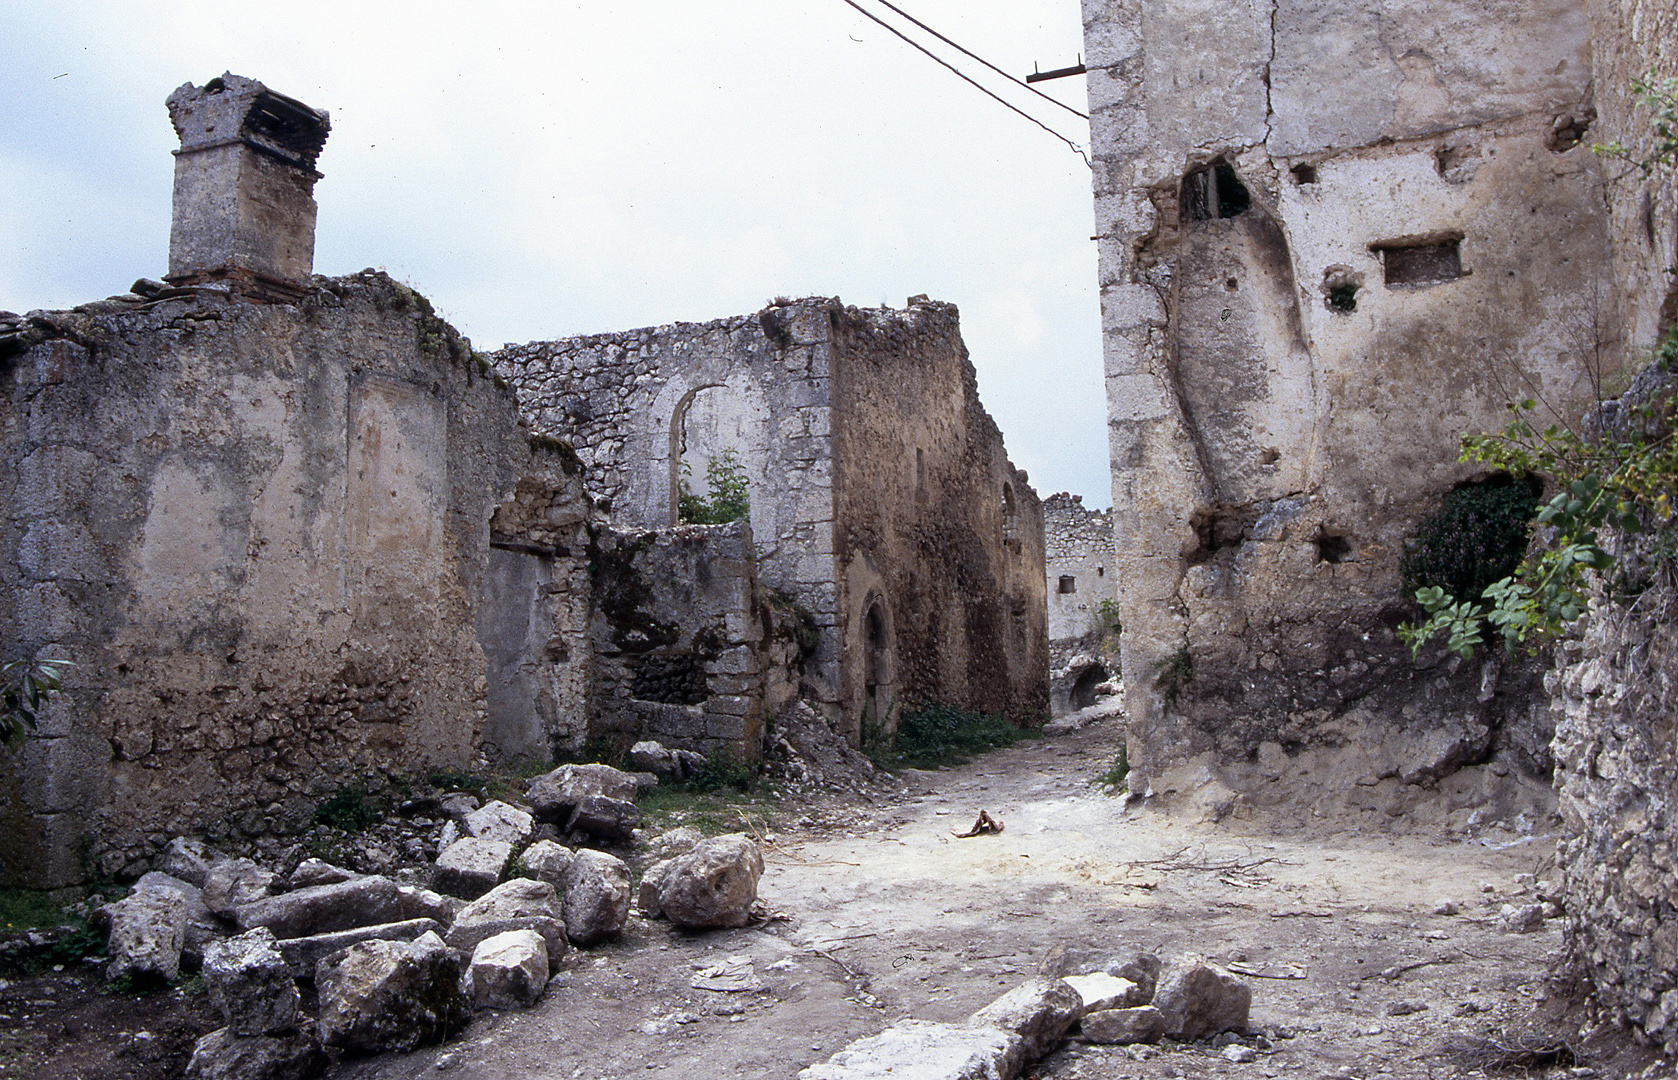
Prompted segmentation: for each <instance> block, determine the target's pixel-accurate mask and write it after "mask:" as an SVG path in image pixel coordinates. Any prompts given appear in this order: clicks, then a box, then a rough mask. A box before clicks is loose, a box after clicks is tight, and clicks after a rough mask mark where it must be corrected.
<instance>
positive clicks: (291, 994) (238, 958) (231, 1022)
mask: <svg viewBox="0 0 1678 1080" xmlns="http://www.w3.org/2000/svg"><path fill="white" fill-rule="evenodd" d="M274 941H275V939H274V931H272V930H270V929H268V928H267V927H266V926H259V927H257V928H256V929H255V930H249V931H246V932H245V933H243V934H240V935H239V936H238V937H233V938H228V939H227V940H226V941H218V942H215V943H214V944H212V945H211V946H210V947H209V948H208V949H206V950H205V951H204V972H203V974H204V985H205V987H206V989H207V990H208V991H209V994H210V1004H212V1005H214V1006H215V1007H216V1008H217V1009H219V1010H220V1011H221V1015H222V1018H223V1019H225V1020H226V1021H227V1029H228V1030H229V1031H231V1032H232V1033H233V1034H235V1035H275V1034H279V1033H280V1032H284V1031H290V1030H291V1029H293V1028H295V1027H296V1026H297V1010H298V1006H299V1004H300V1003H301V996H300V995H299V994H298V993H297V980H296V978H295V977H293V975H292V972H291V969H290V968H289V967H288V966H287V965H286V961H285V957H283V956H281V955H280V952H279V950H278V949H276V948H275V947H274Z"/></svg>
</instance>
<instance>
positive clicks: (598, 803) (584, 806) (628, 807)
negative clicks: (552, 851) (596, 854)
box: [565, 795, 641, 844]
mask: <svg viewBox="0 0 1678 1080" xmlns="http://www.w3.org/2000/svg"><path fill="white" fill-rule="evenodd" d="M640 824H641V810H640V808H639V807H637V806H636V805H635V804H634V803H632V802H628V801H625V800H623V799H609V798H607V797H606V796H604V795H589V796H586V797H584V798H583V799H582V800H581V801H580V802H578V803H577V808H576V809H575V810H573V811H571V817H570V819H569V820H567V821H566V823H565V828H566V831H568V832H574V833H576V832H580V833H586V834H587V835H589V836H592V837H594V838H596V839H598V840H604V841H607V842H608V843H619V844H626V843H628V842H630V841H631V840H633V839H635V829H636V827H637V826H639V825H640Z"/></svg>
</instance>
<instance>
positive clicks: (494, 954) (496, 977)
mask: <svg viewBox="0 0 1678 1080" xmlns="http://www.w3.org/2000/svg"><path fill="white" fill-rule="evenodd" d="M547 986H548V943H547V942H546V941H543V940H542V935H540V934H538V933H537V932H536V931H534V930H509V931H507V932H506V933H503V934H496V935H495V936H494V937H490V938H485V939H484V940H483V941H480V942H478V947H477V948H475V949H473V950H472V960H471V963H470V964H468V965H467V968H466V975H465V979H464V982H463V983H462V986H461V990H462V991H463V992H464V993H465V994H466V997H467V998H468V1000H470V1001H471V1002H472V1005H473V1007H474V1008H479V1009H515V1008H521V1007H523V1006H527V1005H534V1004H536V1002H537V1001H538V1000H539V999H540V998H541V996H542V991H543V990H545V989H547Z"/></svg>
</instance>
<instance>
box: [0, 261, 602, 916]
mask: <svg viewBox="0 0 1678 1080" xmlns="http://www.w3.org/2000/svg"><path fill="white" fill-rule="evenodd" d="M0 379H3V387H4V391H3V394H0V454H3V455H4V460H3V464H0V507H4V511H3V513H0V623H3V624H4V625H6V626H7V627H9V628H13V629H11V630H8V633H7V639H8V640H7V641H6V647H7V649H8V650H15V651H16V652H15V654H16V655H21V656H56V657H62V658H66V659H69V660H71V661H73V662H74V663H75V665H76V666H75V667H74V668H72V669H70V670H69V672H68V675H67V677H66V680H65V692H64V693H63V695H62V696H61V697H60V698H59V700H58V702H57V703H56V704H55V705H54V706H53V707H52V709H51V710H50V713H49V714H48V716H47V718H46V720H45V722H44V725H43V729H42V731H41V732H40V735H41V737H39V738H33V739H29V740H27V741H26V742H25V743H23V744H21V745H20V746H19V747H18V748H17V749H16V751H15V752H13V753H11V754H8V755H6V757H5V759H4V761H3V763H0V765H3V767H4V769H5V775H4V780H3V783H4V792H5V799H4V806H5V807H6V814H7V820H6V821H5V827H4V828H3V829H0V835H3V836H4V838H5V839H4V851H3V857H4V861H5V871H6V874H7V876H8V877H11V878H14V879H22V880H24V881H26V882H28V883H30V884H33V885H37V886H58V885H63V884H66V883H69V882H72V881H75V880H77V879H78V878H79V877H80V876H81V874H82V872H83V870H84V866H83V865H82V864H80V863H79V862H78V858H77V852H78V851H85V852H86V853H87V854H88V855H89V856H90V857H91V860H92V864H93V865H92V867H91V868H92V869H96V870H98V871H100V872H103V873H116V872H120V871H121V870H122V869H123V868H124V867H125V866H126V865H127V864H129V863H130V862H132V861H134V860H136V859H139V858H142V857H144V856H146V855H149V854H151V853H153V852H154V851H155V850H156V849H157V848H158V847H160V846H161V845H162V843H163V842H164V841H165V840H166V838H167V837H170V836H174V835H178V834H182V833H189V832H195V831H207V832H209V833H210V834H211V835H215V834H217V833H220V832H224V831H225V830H227V829H230V828H236V829H239V830H242V831H243V832H245V833H247V834H260V833H263V832H264V831H267V830H269V829H281V828H285V827H286V824H285V823H286V822H287V821H298V820H303V821H306V820H307V819H308V817H309V815H310V814H311V812H312V810H313V808H314V806H315V804H316V802H317V801H318V800H319V799H320V798H321V797H322V795H323V794H324V793H326V792H329V791H331V790H332V789H334V788H336V787H338V786H340V785H343V784H345V783H348V782H351V781H353V780H354V779H355V778H356V777H358V776H361V775H366V774H368V773H371V772H386V773H390V774H397V775H411V774H415V773H423V772H424V771H425V770H427V769H429V768H432V767H457V768H458V767H463V766H467V765H469V764H471V763H472V761H473V758H474V756H475V755H476V754H478V752H479V751H480V743H479V740H480V737H481V736H482V735H483V734H484V732H485V730H486V725H487V724H488V720H489V717H488V714H487V701H486V662H485V653H484V650H483V648H482V647H481V646H480V643H479V640H478V636H477V633H478V630H479V628H480V626H481V624H485V623H493V622H495V621H496V619H497V616H496V615H494V614H493V613H488V612H485V611H483V610H482V606H483V602H482V601H481V600H480V597H482V596H483V595H484V594H485V592H486V576H487V575H488V572H489V556H490V551H491V549H490V547H489V540H490V536H489V523H490V520H491V517H492V515H493V514H494V513H495V511H496V509H497V504H498V503H500V502H501V501H502V500H504V499H507V498H509V497H512V496H513V494H514V489H515V487H517V486H518V483H519V481H520V480H528V481H531V482H533V483H534V484H535V485H536V487H537V488H539V489H540V490H541V491H543V492H545V493H546V499H547V503H546V506H545V508H544V510H545V512H544V514H543V518H542V520H541V521H539V522H538V521H535V520H531V519H526V520H524V521H523V522H513V521H509V522H507V524H506V526H505V531H506V535H505V536H504V539H507V540H514V541H518V542H520V543H522V544H524V545H525V546H526V547H527V548H531V549H535V550H542V551H545V552H547V553H548V554H547V555H546V558H548V559H549V561H550V569H551V571H552V573H551V577H552V579H553V580H554V581H555V582H556V583H557V585H558V588H560V589H561V590H563V589H564V588H566V587H568V586H567V585H566V583H567V582H570V581H572V580H574V572H575V571H576V570H577V569H578V564H579V563H580V562H581V561H582V559H583V556H582V554H581V552H582V549H583V547H584V546H585V545H584V543H583V542H582V541H583V540H584V539H586V532H585V530H584V528H583V525H582V523H581V522H582V514H583V511H585V510H586V499H585V496H584V494H583V492H582V488H581V484H580V478H579V476H578V470H577V468H576V465H575V461H574V459H571V458H568V457H567V456H566V455H565V454H563V453H561V452H558V451H556V450H552V449H546V448H541V447H533V446H532V444H531V441H530V439H529V436H528V434H527V433H526V432H525V431H524V429H522V428H521V426H520V424H519V420H518V414H517V411H516V406H515V401H514V398H513V394H512V393H511V391H509V390H507V389H505V388H504V387H502V386H499V385H497V384H496V382H495V381H494V380H493V378H492V375H491V373H490V371H489V369H488V367H487V365H481V364H480V363H478V361H477V359H476V358H475V357H474V356H473V355H472V354H471V352H470V349H469V348H468V347H467V346H466V345H465V343H464V342H463V341H462V339H460V338H459V336H458V335H456V334H455V333H454V332H453V331H452V330H450V329H449V328H448V327H447V325H446V324H444V323H442V322H441V321H440V320H438V319H436V318H435V317H433V316H432V315H431V314H430V311H429V306H428V305H426V304H425V302H424V301H423V299H421V298H420V297H418V296H417V295H416V294H414V293H412V292H411V291H410V290H408V289H405V288H404V287H402V286H400V285H397V284H396V283H394V282H392V281H390V280H389V279H388V278H386V277H385V276H384V275H382V274H375V273H373V272H371V271H369V272H367V273H364V274H362V275H360V276H357V277H352V278H341V279H332V280H327V279H320V278H317V279H315V281H314V285H313V287H312V288H311V290H310V291H309V292H308V294H307V296H306V297H305V298H304V300H303V301H301V302H300V303H299V304H298V305H296V306H292V305H273V306H259V305H249V304H240V303H232V302H229V299H228V294H227V293H226V292H225V291H218V290H215V289H181V290H164V291H162V292H157V293H154V294H153V295H152V296H151V297H150V298H147V297H141V296H136V295H132V294H130V295H127V296H124V297H120V298H115V299H113V300H110V301H101V302H98V303H94V304H88V305H84V306H83V307H81V308H77V309H76V310H74V311H68V312H50V313H41V312H33V313H30V315H29V316H28V317H27V318H24V319H17V318H14V317H4V318H0ZM546 511H553V512H552V513H547V512H546ZM513 516H514V517H516V516H517V515H513ZM562 550H563V551H566V552H567V554H565V555H560V554H558V552H560V551H562ZM561 606H563V605H561ZM528 614H529V607H528V603H527V604H526V606H525V609H524V617H527V618H528ZM575 615H576V612H575V611H572V612H571V613H570V615H569V616H568V617H569V619H570V624H569V625H565V619H564V618H561V617H559V616H558V615H553V614H550V625H549V626H547V627H546V628H545V630H544V631H543V632H542V633H541V634H540V635H539V636H540V638H541V639H542V642H543V644H545V645H549V646H550V653H551V655H550V656H548V657H547V658H546V659H545V660H544V662H546V663H549V664H551V665H552V666H553V668H554V669H555V670H554V673H553V675H552V677H551V679H550V682H551V686H552V688H553V691H554V693H556V694H560V695H561V696H564V695H566V694H571V695H573V696H574V691H566V690H565V689H564V687H566V686H567V685H569V686H573V687H574V686H575V685H577V680H576V678H575V676H574V675H571V674H568V673H567V672H566V671H565V668H566V666H567V664H568V663H575V662H577V661H578V660H579V659H580V658H582V657H583V656H585V654H586V651H587V650H586V638H585V637H583V636H582V635H583V634H584V632H585V631H586V619H585V620H578V619H576V617H575ZM14 634H15V637H14ZM12 655H13V654H12V653H11V652H8V655H7V659H10V658H11V656H12ZM562 655H563V656H564V657H567V658H569V659H561V658H560V657H561V656H562ZM580 704H581V702H580V700H572V701H568V702H565V703H564V706H565V707H564V708H563V710H560V711H563V712H564V713H565V714H567V715H569V716H575V715H577V713H578V710H579V707H580ZM503 719H504V722H505V723H510V724H513V725H514V726H515V727H516V726H517V724H516V722H515V719H512V718H503ZM527 734H528V733H527ZM504 737H505V736H504ZM550 737H552V738H560V739H562V738H563V737H564V733H563V732H559V731H553V732H549V731H543V732H539V733H538V738H537V740H536V741H539V742H541V743H544V744H545V743H546V742H547V741H548V739H549V738H550ZM544 748H545V747H544Z"/></svg>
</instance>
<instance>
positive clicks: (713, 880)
mask: <svg viewBox="0 0 1678 1080" xmlns="http://www.w3.org/2000/svg"><path fill="white" fill-rule="evenodd" d="M762 875H763V855H762V854H761V853H760V852H759V851H758V849H757V844H756V842H754V841H753V840H752V838H751V837H749V836H746V835H744V834H743V833H730V834H728V835H726V836H714V837H712V838H711V839H709V840H705V841H702V842H700V843H698V844H695V845H694V846H693V849H692V850H690V851H689V852H688V853H687V854H685V855H678V856H677V857H676V858H674V859H671V860H670V865H669V867H668V868H666V869H665V871H664V874H663V876H662V877H661V878H660V880H659V887H658V908H659V910H660V911H662V912H663V913H664V917H665V918H667V919H669V920H670V921H671V922H673V923H675V924H676V925H677V926H686V927H690V928H694V929H700V928H707V927H734V926H744V925H746V923H748V922H750V921H751V913H752V905H753V904H754V903H756V902H757V882H758V878H760V877H761V876H762Z"/></svg>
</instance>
